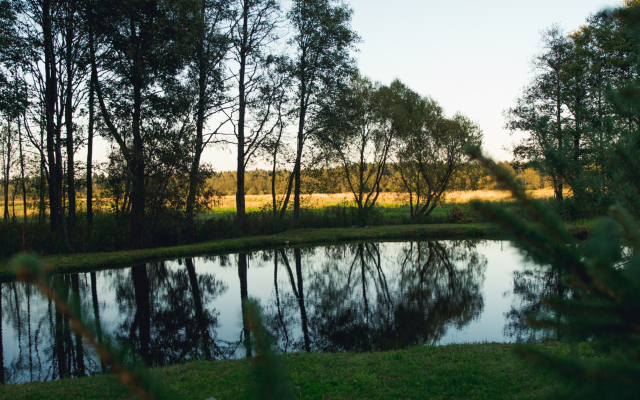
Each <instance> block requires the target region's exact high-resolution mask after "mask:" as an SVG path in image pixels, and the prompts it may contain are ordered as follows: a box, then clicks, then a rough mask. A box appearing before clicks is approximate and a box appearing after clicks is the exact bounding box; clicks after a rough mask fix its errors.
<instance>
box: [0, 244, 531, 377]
mask: <svg viewBox="0 0 640 400" xmlns="http://www.w3.org/2000/svg"><path fill="white" fill-rule="evenodd" d="M531 268H532V267H531V266H527V265H526V264H525V263H524V262H523V261H522V257H521V256H520V255H519V254H518V252H517V251H516V250H515V249H514V248H513V246H512V245H511V244H510V243H509V242H501V241H431V242H404V243H402V242H393V243H364V244H347V245H334V246H323V247H315V248H302V249H281V250H268V251H258V252H253V253H249V254H242V255H237V254H236V255H223V256H213V257H197V258H192V259H179V260H174V261H165V262H160V263H152V264H146V265H139V266H134V267H131V268H126V269H117V270H106V271H100V272H93V273H81V274H73V275H67V276H65V277H64V284H65V287H66V292H67V294H68V296H70V298H72V297H73V296H78V297H79V298H80V299H81V303H82V314H83V319H89V320H92V321H95V329H96V331H97V333H98V339H99V340H103V339H104V338H105V337H107V336H109V337H111V338H113V339H114V340H115V343H125V342H127V343H130V344H131V345H132V347H133V348H134V349H135V351H136V352H137V353H138V354H140V356H141V357H142V358H144V359H145V360H146V361H147V363H148V364H151V365H153V366H160V365H168V364H175V363H182V362H187V361H190V360H194V359H228V358H240V357H244V356H246V355H247V350H246V349H245V348H244V347H243V334H244V332H243V327H242V307H241V299H242V298H244V297H251V298H255V299H257V300H258V301H259V303H260V304H261V306H262V307H263V310H264V317H265V321H266V323H267V325H268V327H269V329H270V330H271V331H272V332H273V334H274V335H275V337H276V339H277V346H278V347H279V349H280V350H281V351H282V352H299V351H314V352H322V351H325V352H326V351H329V352H341V351H373V350H388V349H395V348H406V347H409V346H416V345H422V344H448V343H470V342H482V341H488V342H508V341H515V340H522V339H523V337H522V329H521V327H522V315H523V312H524V311H526V310H527V309H528V308H531V307H532V306H535V299H533V300H532V298H531V296H532V294H531V292H532V291H531V290H530V289H531V284H532V282H533V281H532V276H533V275H532V272H531V271H532V270H531ZM533 283H534V284H535V282H533ZM534 286H535V285H534ZM0 290H1V294H0V301H1V304H0V310H1V320H2V324H1V327H2V331H0V335H1V336H2V341H1V344H2V347H1V349H0V350H2V351H1V353H0V362H2V366H3V368H1V369H0V379H1V380H2V381H3V382H6V383H17V382H28V381H41V380H51V379H57V378H59V377H60V376H61V375H66V376H82V375H94V374H99V373H101V372H102V367H101V365H100V363H99V362H98V361H97V359H96V357H95V356H94V355H93V353H92V351H91V350H90V349H89V348H88V347H87V346H86V345H83V343H82V340H81V338H79V337H77V336H76V335H75V333H74V332H73V331H71V330H70V329H69V328H68V324H67V323H66V321H65V320H64V318H63V317H62V316H60V315H59V314H57V313H56V312H55V306H54V305H53V304H51V303H49V302H48V301H45V300H44V299H43V298H42V297H41V296H40V295H39V293H38V292H37V290H36V288H35V287H34V286H32V285H23V284H18V283H4V284H2V285H0ZM534 292H535V290H534ZM538 292H539V291H538ZM534 297H535V296H534ZM529 339H530V338H529Z"/></svg>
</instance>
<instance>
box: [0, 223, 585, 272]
mask: <svg viewBox="0 0 640 400" xmlns="http://www.w3.org/2000/svg"><path fill="white" fill-rule="evenodd" d="M570 230H571V231H572V232H573V233H574V235H576V236H577V237H583V236H586V235H588V234H589V226H588V225H586V226H572V227H570ZM502 238H505V235H504V233H502V232H501V230H500V229H499V228H497V227H496V226H494V225H492V224H479V223H476V224H429V225H391V226H378V227H372V228H369V229H363V228H333V229H303V230H296V231H288V232H284V233H279V234H276V235H270V236H250V237H246V238H240V239H226V240H219V241H215V242H204V243H196V244H190V245H184V246H175V247H161V248H152V249H144V250H127V251H117V252H108V253H86V254H82V253H79V254H62V255H55V256H45V257H42V261H43V262H44V263H45V265H47V266H48V267H49V268H51V269H52V270H53V271H54V272H56V273H75V272H86V271H93V270H99V269H106V268H118V267H124V266H130V265H132V264H136V263H147V262H153V261H161V260H165V259H171V258H178V257H192V256H198V255H214V254H224V253H237V252H243V251H253V250H262V249H269V248H282V247H283V246H285V243H287V242H288V243H289V245H290V246H308V245H313V246H315V245H321V244H329V243H338V242H349V241H380V240H412V239H413V240H415V239H419V240H447V239H502ZM13 278H14V274H13V272H12V271H10V270H9V269H8V265H7V260H4V262H0V280H1V281H7V280H11V279H13Z"/></svg>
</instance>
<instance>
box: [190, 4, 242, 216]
mask: <svg viewBox="0 0 640 400" xmlns="http://www.w3.org/2000/svg"><path fill="white" fill-rule="evenodd" d="M231 3H232V0H200V6H199V10H198V14H197V16H198V20H197V21H196V23H195V26H196V33H195V38H196V39H195V45H194V46H193V49H192V61H191V68H190V76H189V79H190V80H192V81H194V82H195V89H196V91H197V103H196V109H195V120H196V121H195V125H196V126H195V128H196V129H195V138H194V143H193V150H192V159H191V167H190V169H189V193H188V195H187V211H186V214H187V218H188V219H190V220H193V218H194V209H195V207H196V196H197V192H198V186H199V184H200V183H201V174H200V160H201V158H202V152H203V151H204V149H205V147H206V146H207V145H208V144H209V143H210V141H211V140H212V139H213V138H214V136H215V134H216V133H217V132H218V130H219V129H220V128H221V127H222V126H223V125H224V123H225V122H227V119H226V118H221V120H222V123H219V124H218V128H217V129H214V130H213V132H212V133H210V134H207V135H206V137H205V133H204V129H205V125H206V123H207V121H208V119H209V118H210V117H211V116H212V114H220V113H221V111H223V110H225V109H226V108H227V107H228V99H227V97H226V96H225V95H224V92H225V89H226V86H227V85H226V78H227V77H226V76H225V71H224V61H225V58H226V57H227V55H228V54H227V53H228V50H229V49H230V46H231V37H230V32H228V30H229V27H230V26H232V24H231V16H232V12H231Z"/></svg>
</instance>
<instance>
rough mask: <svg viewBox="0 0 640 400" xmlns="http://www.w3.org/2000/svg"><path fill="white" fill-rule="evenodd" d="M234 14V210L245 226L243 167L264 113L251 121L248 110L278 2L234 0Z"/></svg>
mask: <svg viewBox="0 0 640 400" xmlns="http://www.w3.org/2000/svg"><path fill="white" fill-rule="evenodd" d="M235 10H236V14H237V16H238V18H237V22H236V28H235V29H234V34H233V53H234V60H235V62H237V64H238V72H237V74H236V79H237V83H238V109H237V113H238V119H237V122H236V121H234V124H235V136H236V146H237V165H236V166H237V184H236V210H237V211H236V212H237V218H238V224H239V225H240V227H241V229H243V230H244V229H246V206H245V199H244V196H245V182H244V179H245V170H246V167H247V164H248V162H249V161H250V160H251V157H252V156H253V154H255V153H256V151H257V150H258V149H259V148H260V143H261V141H262V139H263V138H264V129H265V126H264V123H263V122H262V121H265V118H264V116H263V117H262V118H260V120H259V121H257V122H256V123H255V124H251V121H250V118H251V114H250V112H251V110H252V108H255V107H256V106H257V104H256V102H257V101H258V97H259V94H260V91H261V90H262V89H263V88H264V78H265V76H266V71H267V69H268V67H269V65H270V64H271V63H272V60H273V59H272V57H269V56H268V55H267V54H266V52H267V51H268V47H269V46H270V45H271V44H272V43H273V42H274V41H275V40H276V39H277V28H278V21H279V14H280V4H279V2H278V1H277V0H237V2H236V5H235Z"/></svg>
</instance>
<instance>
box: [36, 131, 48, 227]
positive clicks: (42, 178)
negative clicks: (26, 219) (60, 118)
mask: <svg viewBox="0 0 640 400" xmlns="http://www.w3.org/2000/svg"><path fill="white" fill-rule="evenodd" d="M42 146H44V129H43V128H42V126H41V127H40V147H41V148H42ZM44 163H45V161H44V156H43V155H42V154H40V188H39V192H40V193H39V194H40V204H39V208H38V220H39V221H40V222H44V220H45V218H46V205H45V190H46V188H45V185H46V179H47V178H46V177H45V174H44Z"/></svg>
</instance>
